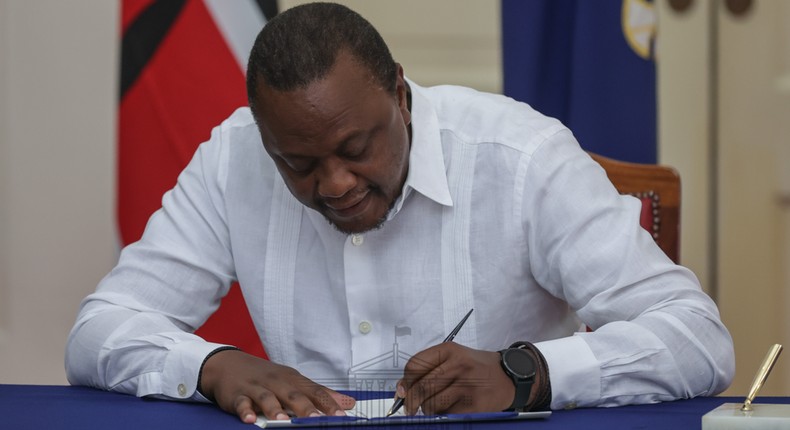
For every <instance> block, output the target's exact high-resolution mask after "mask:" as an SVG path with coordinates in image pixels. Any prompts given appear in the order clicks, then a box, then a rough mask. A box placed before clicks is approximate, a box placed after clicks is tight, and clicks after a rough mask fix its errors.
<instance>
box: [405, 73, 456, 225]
mask: <svg viewBox="0 0 790 430" xmlns="http://www.w3.org/2000/svg"><path fill="white" fill-rule="evenodd" d="M407 82H408V83H409V87H410V88H411V94H412V95H411V98H412V102H411V149H410V151H409V173H408V174H407V175H406V182H404V184H403V190H402V192H401V196H400V198H398V201H397V202H396V203H395V207H394V208H393V209H394V210H393V211H392V212H393V214H392V215H394V213H397V212H398V211H400V208H401V206H402V205H403V202H404V200H405V199H406V198H407V197H408V195H409V194H410V193H411V190H414V191H417V192H418V193H420V194H422V195H424V196H425V197H427V198H429V199H431V200H433V201H435V202H437V203H439V204H441V205H444V206H452V205H453V200H452V198H451V196H450V187H449V185H448V183H447V169H446V168H445V165H444V154H443V152H442V140H441V135H440V133H439V119H438V118H437V116H436V111H435V110H434V107H433V105H432V104H431V102H430V100H428V98H427V97H426V96H425V94H424V89H423V88H422V87H420V86H418V85H417V84H415V83H414V82H412V81H410V80H408V79H407Z"/></svg>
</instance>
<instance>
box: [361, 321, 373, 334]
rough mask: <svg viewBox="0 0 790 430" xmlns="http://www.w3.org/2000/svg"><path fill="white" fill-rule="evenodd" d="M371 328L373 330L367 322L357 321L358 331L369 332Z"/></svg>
mask: <svg viewBox="0 0 790 430" xmlns="http://www.w3.org/2000/svg"><path fill="white" fill-rule="evenodd" d="M371 330H373V326H372V325H371V324H370V323H369V322H367V321H362V322H361V323H359V332H360V333H362V334H368V333H370V331H371Z"/></svg>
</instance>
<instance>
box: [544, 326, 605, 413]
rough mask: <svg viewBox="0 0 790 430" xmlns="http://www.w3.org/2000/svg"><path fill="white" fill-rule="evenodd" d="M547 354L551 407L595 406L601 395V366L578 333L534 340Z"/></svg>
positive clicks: (545, 355) (545, 354)
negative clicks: (547, 339)
mask: <svg viewBox="0 0 790 430" xmlns="http://www.w3.org/2000/svg"><path fill="white" fill-rule="evenodd" d="M535 346H536V347H537V348H538V349H539V350H540V352H541V353H542V354H543V357H545V358H546V364H547V365H548V366H549V380H550V381H551V396H552V397H551V409H573V408H576V407H582V406H594V405H595V402H596V401H598V400H600V398H601V368H600V364H599V363H598V360H597V359H596V358H595V355H594V354H593V352H592V350H591V349H590V347H589V346H588V345H587V342H585V341H584V340H583V339H582V338H581V337H580V336H570V337H564V338H561V339H555V340H549V341H546V342H538V343H535Z"/></svg>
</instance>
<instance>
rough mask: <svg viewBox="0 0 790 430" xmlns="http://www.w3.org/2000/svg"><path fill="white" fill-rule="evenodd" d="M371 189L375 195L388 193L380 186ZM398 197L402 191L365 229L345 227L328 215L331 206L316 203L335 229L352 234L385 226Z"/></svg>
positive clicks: (384, 196) (316, 201)
mask: <svg viewBox="0 0 790 430" xmlns="http://www.w3.org/2000/svg"><path fill="white" fill-rule="evenodd" d="M369 190H370V193H372V194H374V195H377V196H380V197H382V198H386V194H385V193H384V192H383V191H382V190H381V188H379V187H376V186H371V187H370V188H369ZM398 197H400V193H398V195H396V196H395V197H393V198H392V199H390V201H389V203H388V205H387V210H386V211H384V214H383V215H382V216H381V217H379V219H378V220H377V221H376V222H375V223H374V224H373V225H372V226H370V227H367V228H364V229H361V230H359V229H355V228H353V227H351V228H345V227H343V226H341V225H338V224H337V223H335V222H334V221H333V220H332V218H330V217H329V215H328V213H329V208H328V207H327V205H326V204H325V203H324V202H323V201H321V200H315V201H314V204H315V206H316V207H317V208H318V211H319V212H320V213H321V215H323V216H324V219H325V220H326V221H327V222H328V223H329V225H331V226H332V227H333V228H334V229H335V230H337V231H339V232H340V233H343V234H346V235H350V234H360V233H367V232H369V231H373V230H378V229H380V228H381V227H383V226H384V223H385V222H386V221H387V218H388V217H389V214H390V212H392V208H394V207H395V202H397V201H398Z"/></svg>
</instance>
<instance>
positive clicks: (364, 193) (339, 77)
mask: <svg viewBox="0 0 790 430" xmlns="http://www.w3.org/2000/svg"><path fill="white" fill-rule="evenodd" d="M256 101H257V102H258V103H257V106H259V107H258V113H257V116H258V124H259V129H260V133H261V137H262V138H263V146H264V148H265V149H266V151H267V152H268V153H269V155H270V156H271V157H272V159H273V160H274V162H275V164H276V165H277V168H278V170H279V171H280V174H281V175H282V177H283V179H284V180H285V183H286V184H287V186H288V189H289V190H290V191H291V193H292V194H293V195H294V196H296V198H297V199H298V200H299V201H300V202H301V203H302V204H304V205H305V206H307V207H310V208H313V209H315V210H317V211H318V212H320V213H321V214H323V215H324V217H326V219H327V220H329V222H331V223H332V224H333V225H334V226H335V227H337V229H338V230H340V231H342V232H345V233H361V232H364V231H368V230H371V229H373V228H376V227H378V226H379V225H381V223H382V222H383V221H384V220H385V218H386V216H387V213H388V212H389V210H390V208H391V207H392V204H393V203H394V202H395V200H396V199H397V198H398V196H399V195H400V193H401V188H402V186H403V183H404V181H405V180H406V173H407V172H408V163H409V132H408V124H409V122H410V120H411V116H410V114H409V111H408V108H407V106H406V84H405V81H404V79H403V71H402V69H401V68H400V66H398V79H397V89H396V94H395V95H393V94H391V93H389V92H387V91H386V89H384V88H382V87H381V86H380V85H379V84H378V83H377V82H376V81H375V80H374V79H373V78H372V76H371V74H370V72H369V71H368V69H367V68H366V67H365V66H362V65H360V64H358V63H357V62H356V61H355V60H354V59H353V57H352V56H351V55H350V54H347V53H345V52H341V53H340V54H339V55H338V57H337V60H336V61H335V65H334V67H333V69H332V70H331V71H330V73H329V74H328V75H327V77H326V78H324V79H322V80H319V81H317V82H314V83H312V84H310V85H309V86H308V87H307V88H305V89H299V90H295V91H290V92H279V91H275V90H273V89H270V88H268V87H267V86H266V85H265V84H263V83H261V84H259V85H258V92H257V100H256Z"/></svg>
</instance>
